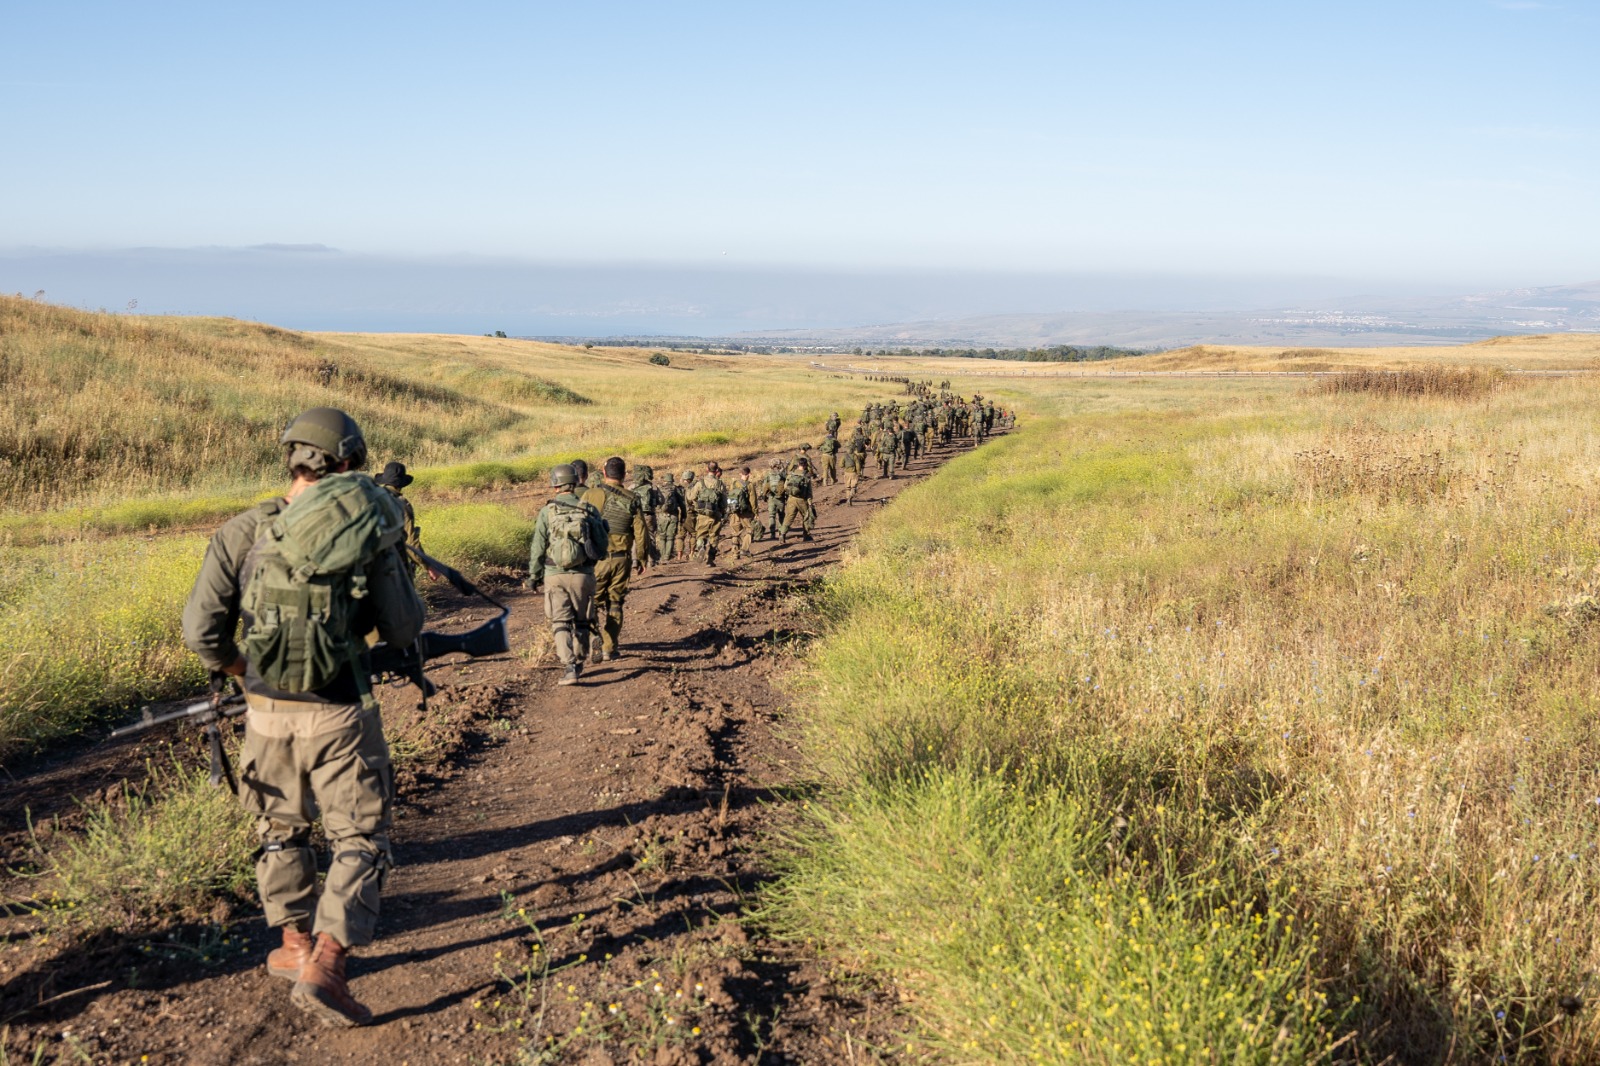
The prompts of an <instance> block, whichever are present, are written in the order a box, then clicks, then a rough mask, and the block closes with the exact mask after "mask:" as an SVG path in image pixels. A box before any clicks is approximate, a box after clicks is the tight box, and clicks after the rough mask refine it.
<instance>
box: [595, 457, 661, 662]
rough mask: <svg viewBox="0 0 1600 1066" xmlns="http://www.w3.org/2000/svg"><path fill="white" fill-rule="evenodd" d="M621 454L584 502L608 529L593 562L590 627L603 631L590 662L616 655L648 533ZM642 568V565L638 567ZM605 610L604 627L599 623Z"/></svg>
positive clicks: (606, 464) (606, 465) (604, 660)
mask: <svg viewBox="0 0 1600 1066" xmlns="http://www.w3.org/2000/svg"><path fill="white" fill-rule="evenodd" d="M627 469H628V468H627V464H625V463H624V462H623V461H622V457H621V456H618V455H613V456H612V457H611V458H609V459H607V460H606V462H605V467H604V475H605V477H604V479H603V480H602V481H601V482H600V484H599V485H597V486H596V487H594V488H592V489H590V490H589V491H588V492H586V493H584V494H583V502H584V503H586V504H588V505H589V506H590V507H593V508H594V509H595V510H596V511H599V512H600V517H601V518H603V519H605V523H606V530H607V544H606V557H605V558H604V559H601V560H600V561H599V562H597V563H595V565H594V607H593V613H592V614H591V615H590V616H589V617H590V621H591V625H590V628H591V629H593V630H595V631H597V632H599V633H600V645H599V646H598V647H595V648H592V649H590V650H591V658H590V662H596V663H604V662H610V661H611V660H612V659H615V658H616V657H617V652H618V641H619V640H621V638H622V607H623V603H624V602H625V601H626V600H627V598H628V578H629V576H630V575H631V574H632V573H633V546H634V545H635V544H638V543H640V542H641V541H643V540H644V539H645V537H646V536H648V534H647V532H646V530H645V524H644V507H643V506H642V505H641V504H640V503H639V498H638V497H637V496H635V495H634V494H633V493H631V492H629V491H628V490H627V489H625V488H623V487H622V478H623V476H624V475H625V474H626V473H627ZM639 569H640V571H641V572H642V571H643V569H644V568H643V567H640V568H639ZM602 611H604V612H605V616H606V620H605V625H604V627H601V626H600V625H599V624H598V622H599V618H600V612H602Z"/></svg>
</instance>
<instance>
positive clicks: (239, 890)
mask: <svg viewBox="0 0 1600 1066" xmlns="http://www.w3.org/2000/svg"><path fill="white" fill-rule="evenodd" d="M121 800H122V801H121V802H120V803H117V804H103V805H96V806H93V807H90V808H89V809H88V810H87V813H86V817H85V820H84V827H83V830H82V832H81V833H58V834H55V835H54V836H53V837H52V838H51V842H50V844H49V845H48V847H47V848H46V849H44V851H43V853H42V854H43V866H42V870H41V874H42V875H43V876H44V877H46V878H47V879H48V883H49V884H50V885H51V886H52V887H51V888H50V890H49V893H48V895H47V899H46V901H45V902H46V904H47V907H48V909H47V910H46V912H45V914H46V916H47V917H49V918H52V919H54V920H57V921H63V922H66V923H69V924H72V925H77V926H82V927H88V928H97V929H104V928H112V929H122V928H139V927H150V926H159V925H163V924H166V923H169V922H172V921H174V920H182V919H185V918H190V919H192V918H199V917H203V916H204V915H206V914H207V913H208V912H209V911H210V910H211V908H212V906H213V904H215V902H216V901H217V899H218V898H219V897H228V896H244V895H245V894H247V893H248V892H249V891H250V890H251V889H252V888H253V887H254V882H255V875H254V872H253V870H252V864H251V859H250V853H251V848H252V846H253V845H254V843H255V833H254V831H253V829H252V827H251V823H250V817H249V816H248V815H247V814H246V813H245V812H244V810H243V808H241V807H240V806H239V804H238V802H237V801H236V800H235V799H234V798H233V797H232V796H230V795H229V794H228V793H227V790H225V789H220V788H214V787H212V786H211V784H210V782H209V781H208V780H207V771H206V770H203V769H198V768H196V769H187V768H185V767H183V766H181V765H178V764H177V763H174V764H173V765H171V766H163V767H155V768H152V770H151V773H150V776H149V778H148V779H147V780H146V782H145V784H144V785H143V786H142V787H139V788H133V787H131V786H128V785H124V786H123V793H122V797H121Z"/></svg>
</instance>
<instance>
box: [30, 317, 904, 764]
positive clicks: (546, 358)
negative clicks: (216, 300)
mask: <svg viewBox="0 0 1600 1066" xmlns="http://www.w3.org/2000/svg"><path fill="white" fill-rule="evenodd" d="M651 354H652V353H651V352H650V351H648V350H630V349H615V348H607V349H594V350H586V349H584V348H581V347H569V346H563V345H553V344H538V343H533V342H527V341H516V340H507V339H495V338H488V337H445V336H422V335H367V334H305V333H295V332H291V331H287V330H281V329H276V328H274V327H271V326H264V325H257V324H253V323H244V322H237V321H232V320H227V319H179V318H146V317H137V316H126V315H108V314H94V313H88V312H82V311H74V310H70V309H66V308H59V307H52V306H50V305H46V304H40V303H36V302H34V301H30V300H23V299H19V298H15V297H0V754H3V753H4V752H6V751H8V750H11V749H14V748H15V746H16V745H17V744H19V743H23V742H39V741H44V740H48V739H50V738H52V737H56V736H60V735H62V734H64V733H70V732H72V731H74V730H76V729H79V728H82V727H83V726H84V724H85V723H86V722H89V721H92V720H94V719H95V718H96V717H97V716H98V715H100V714H102V713H103V712H106V711H115V710H117V709H118V708H125V707H126V706H127V705H129V704H132V703H136V702H138V701H141V700H148V699H152V698H160V697H166V696H173V695H178V694H181V693H183V692H185V691H188V690H191V689H192V688H193V686H194V685H195V683H196V682H197V681H198V680H200V678H199V666H198V663H196V662H195V660H194V658H193V657H192V656H190V655H188V654H187V653H186V652H185V651H184V650H183V649H182V647H181V645H180V643H179V640H178V615H179V610H180V608H181V605H182V601H183V597H184V595H185V593H186V592H187V590H188V587H189V585H190V583H191V582H192V580H193V576H194V573H195V572H196V570H197V569H198V566H199V560H200V556H201V553H202V552H203V550H204V545H205V537H204V532H205V531H208V530H209V529H210V528H211V527H212V526H214V525H215V524H216V523H218V522H219V521H220V520H221V519H222V518H223V517H225V516H227V515H231V514H233V513H235V512H237V511H238V510H240V509H241V508H243V507H244V506H246V505H248V504H249V503H250V502H251V501H252V500H255V499H258V498H261V497H263V496H265V495H268V494H270V493H272V492H273V491H275V490H276V489H278V488H279V487H280V486H281V485H282V484H283V483H284V477H285V475H284V473H283V469H282V452H281V448H280V447H279V445H278V443H277V439H278V435H279V433H280V432H281V431H282V427H283V426H284V425H285V424H287V422H288V420H289V419H290V418H291V417H292V416H293V415H294V413H295V412H297V411H300V410H302V409H304V408H306V407H310V406H315V405H318V404H329V405H334V406H339V407H343V408H345V409H347V410H348V411H350V412H351V413H352V414H353V415H354V416H355V417H356V418H357V420H358V421H359V422H360V423H361V425H362V428H363V430H364V431H365V432H366V434H367V437H368V440H369V443H370V446H371V451H372V463H371V465H372V466H373V467H375V468H376V467H378V466H381V465H382V463H384V462H385V461H387V460H389V459H399V460H402V461H404V462H406V463H407V464H408V465H410V466H411V467H412V468H413V472H414V473H415V474H416V476H417V483H416V484H415V485H413V486H412V488H411V489H410V490H409V495H411V496H412V497H413V498H414V499H415V500H416V501H417V503H418V509H419V512H420V521H421V524H422V526H423V529H424V534H423V536H424V544H425V546H426V547H428V548H429V549H430V550H431V551H434V552H436V553H437V554H439V555H440V556H441V557H442V558H444V559H446V561H449V562H452V563H455V564H456V565H459V566H462V567H463V568H465V569H469V570H481V569H483V568H486V567H494V566H515V565H518V564H519V563H521V562H522V561H523V560H522V554H523V552H525V551H526V545H527V540H528V535H529V531H530V529H531V524H532V523H531V516H530V513H529V508H528V506H527V503H529V502H531V501H504V500H488V499H480V498H478V497H480V496H481V495H482V494H483V492H484V490H489V489H493V488H496V487H502V486H505V485H508V484H513V483H516V482H523V481H538V480H540V479H542V478H543V476H544V475H545V474H546V473H547V471H548V469H549V467H550V466H551V465H552V464H553V463H555V462H559V461H563V460H565V459H570V458H575V457H578V456H583V457H586V458H587V459H589V460H590V461H591V462H592V463H593V462H598V461H599V460H602V459H604V458H605V457H606V456H607V455H610V454H613V453H617V454H621V455H623V456H625V457H626V458H627V459H628V460H629V461H630V462H639V461H646V460H647V461H650V462H652V463H654V464H656V465H659V466H675V465H679V464H684V463H688V462H695V463H698V462H701V461H704V460H705V459H707V458H717V459H720V460H724V461H726V460H730V459H733V458H735V457H737V456H739V455H742V454H749V453H751V452H753V451H754V450H756V449H759V448H762V447H767V446H771V445H774V444H778V443H786V442H793V441H797V440H798V439H800V438H801V437H802V436H805V437H815V436H817V435H819V434H820V427H821V423H822V421H823V420H824V419H825V418H826V416H827V414H828V412H829V411H830V410H834V409H839V410H849V409H853V408H858V407H859V405H860V404H861V403H863V402H865V400H866V399H867V398H868V397H881V396H883V395H885V394H887V393H889V392H891V391H892V387H889V386H884V385H874V384H870V383H867V382H863V381H860V380H856V379H849V378H829V377H827V376H824V375H819V374H817V373H815V372H813V371H811V370H809V369H807V368H806V366H805V364H804V363H803V362H802V361H799V360H779V359H761V358H756V357H744V356H702V355H692V354H686V353H673V354H672V356H671V360H672V362H671V365H670V366H666V367H663V366H658V365H654V364H652V363H650V362H649V357H650V355H651Z"/></svg>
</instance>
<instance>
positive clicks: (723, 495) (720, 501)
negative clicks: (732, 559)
mask: <svg viewBox="0 0 1600 1066" xmlns="http://www.w3.org/2000/svg"><path fill="white" fill-rule="evenodd" d="M727 493H728V489H727V486H725V485H724V484H723V483H722V467H720V466H718V465H717V464H716V463H715V462H709V463H707V464H706V476H705V477H703V478H701V479H700V480H699V481H698V482H697V483H696V484H695V487H694V491H693V493H692V494H691V495H690V497H689V502H690V506H691V507H692V508H693V509H694V515H695V518H694V552H695V555H697V556H699V557H700V558H701V559H702V560H703V561H704V562H705V564H706V565H707V566H715V565H716V562H717V541H718V540H720V539H721V538H722V519H723V517H724V515H725V514H726V513H727V506H728V498H727Z"/></svg>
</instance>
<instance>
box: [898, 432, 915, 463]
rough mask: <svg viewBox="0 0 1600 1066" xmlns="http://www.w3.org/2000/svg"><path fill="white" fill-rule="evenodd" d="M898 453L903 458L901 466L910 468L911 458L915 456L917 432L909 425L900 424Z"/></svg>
mask: <svg viewBox="0 0 1600 1066" xmlns="http://www.w3.org/2000/svg"><path fill="white" fill-rule="evenodd" d="M900 452H901V454H902V455H903V456H904V457H905V458H904V459H902V460H901V463H900V465H901V466H910V465H911V460H912V458H913V457H914V456H915V455H916V454H917V431H916V430H914V429H912V428H911V425H910V423H908V422H901V423H900Z"/></svg>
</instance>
